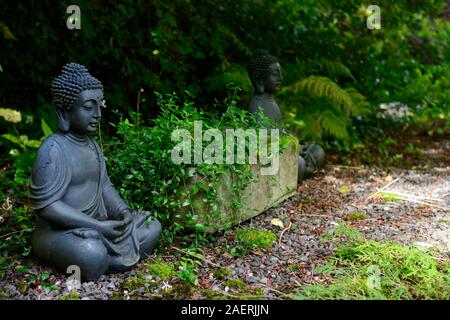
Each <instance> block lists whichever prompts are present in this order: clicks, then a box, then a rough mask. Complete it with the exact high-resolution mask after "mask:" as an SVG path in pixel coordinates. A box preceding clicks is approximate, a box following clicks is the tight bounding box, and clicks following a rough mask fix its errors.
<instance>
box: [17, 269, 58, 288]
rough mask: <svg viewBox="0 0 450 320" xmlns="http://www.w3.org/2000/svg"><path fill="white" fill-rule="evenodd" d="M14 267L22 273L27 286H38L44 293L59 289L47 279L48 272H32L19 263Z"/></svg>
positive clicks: (48, 276)
mask: <svg viewBox="0 0 450 320" xmlns="http://www.w3.org/2000/svg"><path fill="white" fill-rule="evenodd" d="M15 269H16V270H17V271H18V272H20V273H22V274H24V277H25V279H26V282H27V285H28V287H32V288H37V287H39V286H40V287H41V288H42V289H44V291H45V292H46V293H50V292H51V291H60V290H61V288H60V287H58V286H57V285H56V284H54V283H50V282H49V281H48V280H49V278H50V273H49V272H43V273H33V272H31V270H30V269H28V268H27V267H24V266H21V265H18V266H16V267H15Z"/></svg>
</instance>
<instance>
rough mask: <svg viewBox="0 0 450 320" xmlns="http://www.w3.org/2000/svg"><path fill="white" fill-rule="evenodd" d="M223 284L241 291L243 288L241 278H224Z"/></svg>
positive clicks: (243, 284)
mask: <svg viewBox="0 0 450 320" xmlns="http://www.w3.org/2000/svg"><path fill="white" fill-rule="evenodd" d="M224 284H225V285H226V286H227V287H229V288H233V289H235V290H237V291H243V290H244V289H245V283H244V282H243V281H242V280H241V279H229V280H225V281H224Z"/></svg>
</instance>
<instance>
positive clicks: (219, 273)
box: [214, 268, 232, 280]
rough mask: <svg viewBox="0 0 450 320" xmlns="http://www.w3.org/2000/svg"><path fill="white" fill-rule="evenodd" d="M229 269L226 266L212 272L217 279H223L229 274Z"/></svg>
mask: <svg viewBox="0 0 450 320" xmlns="http://www.w3.org/2000/svg"><path fill="white" fill-rule="evenodd" d="M231 273H232V272H231V270H230V269H228V268H220V269H217V270H216V271H215V272H214V276H215V277H216V278H217V279H219V280H224V279H225V278H226V277H229V276H231Z"/></svg>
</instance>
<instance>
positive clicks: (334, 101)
mask: <svg viewBox="0 0 450 320" xmlns="http://www.w3.org/2000/svg"><path fill="white" fill-rule="evenodd" d="M283 92H292V93H293V94H296V95H297V94H299V93H300V92H304V93H305V94H307V95H308V96H309V97H311V98H319V97H326V98H327V99H328V100H330V102H331V105H333V107H335V108H337V109H340V110H342V111H346V110H349V109H353V108H354V106H353V100H352V97H351V96H350V95H349V94H348V92H347V91H346V90H344V89H342V88H341V87H340V86H339V85H338V84H337V83H336V82H334V81H333V80H331V79H330V78H327V77H320V76H309V77H308V78H306V79H303V80H301V81H299V82H296V83H294V84H292V85H290V86H287V87H285V88H284V89H283Z"/></svg>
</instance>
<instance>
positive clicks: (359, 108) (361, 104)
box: [345, 88, 370, 116]
mask: <svg viewBox="0 0 450 320" xmlns="http://www.w3.org/2000/svg"><path fill="white" fill-rule="evenodd" d="M345 91H347V93H348V94H349V95H350V97H351V98H352V101H353V107H352V108H350V109H348V111H349V114H350V115H351V116H358V115H364V114H367V113H369V112H370V103H369V102H368V101H367V99H366V97H365V96H363V95H362V94H361V93H360V92H359V91H358V90H356V89H355V88H346V89H345Z"/></svg>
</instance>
